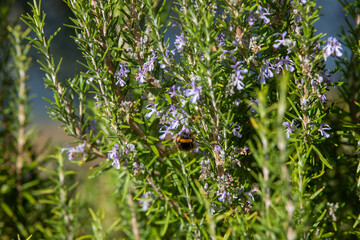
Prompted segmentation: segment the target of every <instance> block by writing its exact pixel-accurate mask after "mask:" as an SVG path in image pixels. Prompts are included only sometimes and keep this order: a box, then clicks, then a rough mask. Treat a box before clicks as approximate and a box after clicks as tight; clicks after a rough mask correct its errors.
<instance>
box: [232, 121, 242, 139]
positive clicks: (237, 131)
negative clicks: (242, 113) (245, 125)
mask: <svg viewBox="0 0 360 240" xmlns="http://www.w3.org/2000/svg"><path fill="white" fill-rule="evenodd" d="M232 127H233V129H232V133H233V134H234V136H235V137H238V138H241V137H242V135H241V133H239V130H240V129H241V127H240V126H239V125H238V124H235V125H233V126H232Z"/></svg>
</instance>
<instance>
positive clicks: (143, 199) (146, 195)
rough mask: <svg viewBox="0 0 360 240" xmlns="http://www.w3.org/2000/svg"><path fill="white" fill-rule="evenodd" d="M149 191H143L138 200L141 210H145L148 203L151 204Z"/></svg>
mask: <svg viewBox="0 0 360 240" xmlns="http://www.w3.org/2000/svg"><path fill="white" fill-rule="evenodd" d="M150 197H151V193H150V192H146V193H143V195H142V196H141V200H140V201H139V204H140V205H141V209H142V210H143V211H147V210H148V208H149V206H150V204H151V198H150Z"/></svg>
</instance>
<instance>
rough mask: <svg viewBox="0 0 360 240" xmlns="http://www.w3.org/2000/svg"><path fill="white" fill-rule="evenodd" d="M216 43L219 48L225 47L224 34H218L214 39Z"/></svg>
mask: <svg viewBox="0 0 360 240" xmlns="http://www.w3.org/2000/svg"><path fill="white" fill-rule="evenodd" d="M216 41H217V42H218V43H219V46H226V42H225V33H223V32H221V33H219V34H218V35H217V37H216Z"/></svg>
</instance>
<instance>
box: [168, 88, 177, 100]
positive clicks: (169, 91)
mask: <svg viewBox="0 0 360 240" xmlns="http://www.w3.org/2000/svg"><path fill="white" fill-rule="evenodd" d="M166 92H167V93H168V94H169V96H170V97H171V98H173V97H175V96H176V92H175V85H173V86H172V87H171V88H169V89H168V90H167V91H166Z"/></svg>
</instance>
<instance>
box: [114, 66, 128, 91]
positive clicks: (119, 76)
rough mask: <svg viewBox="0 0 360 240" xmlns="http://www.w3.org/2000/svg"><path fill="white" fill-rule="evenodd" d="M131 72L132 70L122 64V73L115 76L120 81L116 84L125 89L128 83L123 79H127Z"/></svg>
mask: <svg viewBox="0 0 360 240" xmlns="http://www.w3.org/2000/svg"><path fill="white" fill-rule="evenodd" d="M129 72H130V70H129V69H127V68H126V66H125V65H124V64H120V71H119V72H118V73H117V74H116V75H115V77H116V78H117V79H118V81H117V82H116V83H115V84H116V85H120V86H121V87H124V86H125V85H126V82H125V81H124V80H123V78H124V77H127V76H128V75H127V74H128V73H129Z"/></svg>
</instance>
